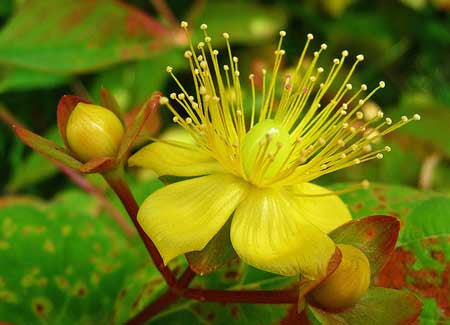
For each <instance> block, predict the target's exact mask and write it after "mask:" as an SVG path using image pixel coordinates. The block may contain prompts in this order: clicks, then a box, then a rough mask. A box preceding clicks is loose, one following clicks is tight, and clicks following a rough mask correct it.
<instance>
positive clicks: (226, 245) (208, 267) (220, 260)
mask: <svg viewBox="0 0 450 325" xmlns="http://www.w3.org/2000/svg"><path fill="white" fill-rule="evenodd" d="M230 227H231V219H230V220H228V222H227V223H226V224H225V225H224V226H223V227H222V228H221V229H220V230H219V232H218V233H217V234H216V235H215V236H214V237H213V238H212V239H211V241H210V242H209V243H208V244H207V245H206V247H205V248H204V249H203V250H201V251H197V252H190V253H187V254H186V258H187V260H188V262H189V265H190V267H191V269H192V270H193V271H194V272H195V273H197V274H200V275H204V274H208V273H211V272H214V271H216V270H217V269H218V268H220V267H222V266H223V265H224V264H225V263H227V262H228V261H229V260H230V259H232V258H233V257H237V255H236V252H235V251H234V249H233V246H232V245H231V240H230Z"/></svg>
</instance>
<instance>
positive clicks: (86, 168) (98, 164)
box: [79, 157, 116, 173]
mask: <svg viewBox="0 0 450 325" xmlns="http://www.w3.org/2000/svg"><path fill="white" fill-rule="evenodd" d="M115 163H116V160H115V159H114V157H99V158H94V159H91V160H89V161H88V162H87V163H85V164H83V166H81V167H80V169H79V170H80V172H82V173H100V172H104V171H107V170H109V169H111V168H113V167H114V165H115Z"/></svg>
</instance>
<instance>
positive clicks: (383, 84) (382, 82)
mask: <svg viewBox="0 0 450 325" xmlns="http://www.w3.org/2000/svg"><path fill="white" fill-rule="evenodd" d="M378 85H379V86H380V88H384V87H386V83H385V82H384V81H380V82H379V83H378Z"/></svg>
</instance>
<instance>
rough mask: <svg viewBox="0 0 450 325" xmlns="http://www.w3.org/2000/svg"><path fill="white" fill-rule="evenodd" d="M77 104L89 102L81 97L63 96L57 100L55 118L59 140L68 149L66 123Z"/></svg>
mask: <svg viewBox="0 0 450 325" xmlns="http://www.w3.org/2000/svg"><path fill="white" fill-rule="evenodd" d="M78 103H89V102H88V101H87V100H85V99H83V98H81V97H77V96H72V95H64V96H62V97H61V99H60V100H59V102H58V108H57V110H56V118H57V120H58V129H59V133H60V134H61V138H62V139H63V141H64V144H65V145H66V147H67V148H69V143H68V142H67V137H66V126H67V121H68V120H69V117H70V114H72V111H73V110H74V108H75V106H77V104H78Z"/></svg>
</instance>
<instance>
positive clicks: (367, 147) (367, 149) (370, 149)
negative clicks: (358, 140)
mask: <svg viewBox="0 0 450 325" xmlns="http://www.w3.org/2000/svg"><path fill="white" fill-rule="evenodd" d="M363 150H364V151H365V152H370V151H372V146H371V145H370V144H366V145H365V146H364V147H363Z"/></svg>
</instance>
